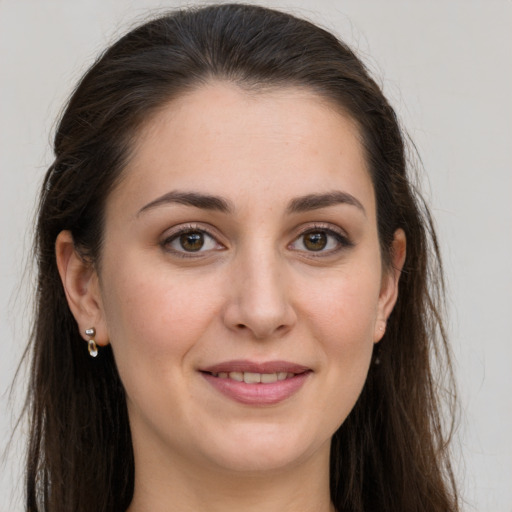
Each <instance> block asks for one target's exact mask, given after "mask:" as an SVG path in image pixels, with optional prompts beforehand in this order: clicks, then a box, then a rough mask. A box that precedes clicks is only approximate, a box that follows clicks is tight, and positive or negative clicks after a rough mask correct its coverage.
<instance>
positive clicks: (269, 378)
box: [212, 372, 297, 384]
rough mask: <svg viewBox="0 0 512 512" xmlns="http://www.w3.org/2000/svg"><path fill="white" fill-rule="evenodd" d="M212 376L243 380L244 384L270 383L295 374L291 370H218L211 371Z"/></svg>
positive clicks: (289, 377)
mask: <svg viewBox="0 0 512 512" xmlns="http://www.w3.org/2000/svg"><path fill="white" fill-rule="evenodd" d="M212 375H213V376H214V377H218V378H219V379H232V380H235V381H237V382H245V383H246V384H260V383H261V384H272V383H273V382H277V381H278V380H285V379H291V378H292V377H295V375H297V374H296V373H291V372H278V373H255V372H229V373H227V372H219V373H212Z"/></svg>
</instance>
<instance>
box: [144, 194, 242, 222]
mask: <svg viewBox="0 0 512 512" xmlns="http://www.w3.org/2000/svg"><path fill="white" fill-rule="evenodd" d="M172 203H176V204H184V205H186V206H194V207H195V208H201V209H202V210H213V211H218V212H222V213H230V212H232V211H233V210H234V208H233V206H232V205H231V203H230V202H229V201H228V200H226V199H224V198H222V197H218V196H213V195H209V194H200V193H198V192H180V191H178V190H173V191H171V192H167V194H164V195H163V196H160V197H157V198H156V199H155V200H153V201H151V202H150V203H148V204H147V205H145V206H143V207H142V208H141V209H140V210H139V211H138V212H137V216H139V215H140V214H141V213H143V212H146V211H148V210H152V209H153V208H156V207H157V206H162V205H164V204H172Z"/></svg>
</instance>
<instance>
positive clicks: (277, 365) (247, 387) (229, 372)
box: [200, 361, 313, 406]
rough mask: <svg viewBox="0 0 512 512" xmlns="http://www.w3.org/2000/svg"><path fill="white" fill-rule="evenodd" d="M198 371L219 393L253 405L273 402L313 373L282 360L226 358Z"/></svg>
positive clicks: (284, 396) (285, 397)
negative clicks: (235, 359)
mask: <svg viewBox="0 0 512 512" xmlns="http://www.w3.org/2000/svg"><path fill="white" fill-rule="evenodd" d="M200 372H201V374H202V375H203V377H204V378H205V380H206V381H207V382H208V383H209V384H210V385H211V387H212V388H213V389H214V390H215V391H216V392H219V393H220V394H221V395H222V396H224V397H227V398H229V399H231V400H234V401H236V402H239V403H242V404H246V405H252V406H265V405H274V404H278V403H280V402H283V401H285V400H287V399H288V398H290V397H291V396H293V395H294V394H295V393H297V392H298V391H299V390H300V389H301V388H302V386H303V385H304V384H305V382H306V381H307V379H308V377H309V376H310V375H311V374H312V373H313V372H312V370H311V369H310V368H308V367H306V366H302V365H297V364H293V363H288V362H284V361H271V362H267V363H252V362H249V361H229V362H225V363H221V364H218V365H214V366H212V367H209V368H205V369H202V370H200Z"/></svg>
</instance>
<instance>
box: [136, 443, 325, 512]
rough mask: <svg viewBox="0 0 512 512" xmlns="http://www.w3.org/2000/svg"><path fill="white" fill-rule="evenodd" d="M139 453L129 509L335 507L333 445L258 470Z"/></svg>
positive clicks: (292, 511) (311, 510) (193, 511)
mask: <svg viewBox="0 0 512 512" xmlns="http://www.w3.org/2000/svg"><path fill="white" fill-rule="evenodd" d="M161 462H162V460H160V461H159V462H158V463H157V462H156V461H151V460H148V459H147V458H146V459H144V460H141V459H139V460H138V457H137V452H135V468H136V471H135V488H134V497H133V501H132V503H131V505H130V507H129V509H128V511H127V512H149V511H151V512H197V511H203V510H208V511H209V512H221V511H222V512H225V511H231V510H243V511H244V512H261V511H262V510H264V511H265V512H297V511H300V512H334V507H333V506H332V504H331V501H330V492H329V446H328V445H327V446H326V447H325V448H324V449H323V450H321V451H320V453H317V454H315V456H314V457H311V458H310V459H307V460H304V461H302V462H301V463H296V464H294V465H293V466H290V467H286V468H281V469H276V470H271V471H254V472H234V471H229V470H226V469H224V468H219V467H217V468H214V467H204V466H199V467H198V465H192V464H190V462H189V461H180V460H176V458H175V457H174V460H173V461H172V464H162V463H161Z"/></svg>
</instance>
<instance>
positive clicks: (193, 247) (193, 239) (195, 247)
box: [179, 231, 204, 252]
mask: <svg viewBox="0 0 512 512" xmlns="http://www.w3.org/2000/svg"><path fill="white" fill-rule="evenodd" d="M179 240H180V246H181V247H182V249H183V250H185V251H187V252H195V251H199V250H200V249H202V248H203V245H204V234H203V233H201V232H200V231H192V232H188V233H182V234H181V235H180V238H179Z"/></svg>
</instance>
